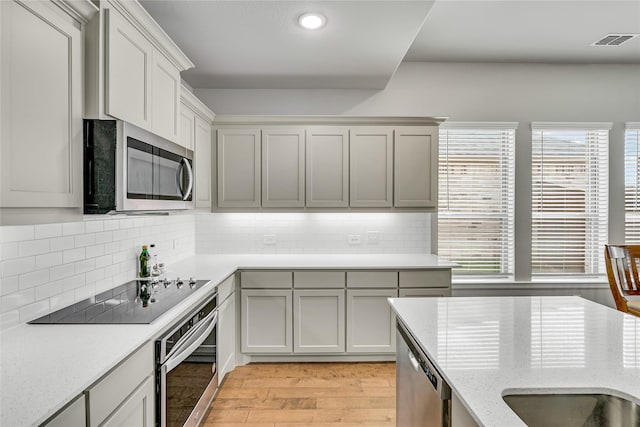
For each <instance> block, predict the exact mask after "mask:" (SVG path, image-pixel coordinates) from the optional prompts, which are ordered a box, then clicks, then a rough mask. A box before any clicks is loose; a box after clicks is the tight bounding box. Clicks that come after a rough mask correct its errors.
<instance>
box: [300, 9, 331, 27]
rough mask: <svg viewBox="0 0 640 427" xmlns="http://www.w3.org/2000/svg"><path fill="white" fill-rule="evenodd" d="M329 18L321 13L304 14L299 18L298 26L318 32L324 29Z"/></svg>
mask: <svg viewBox="0 0 640 427" xmlns="http://www.w3.org/2000/svg"><path fill="white" fill-rule="evenodd" d="M326 23H327V18H325V17H324V16H323V15H321V14H319V13H304V14H302V15H300V17H299V18H298V24H300V26H301V27H302V28H306V29H307V30H317V29H319V28H322V27H324V24H326Z"/></svg>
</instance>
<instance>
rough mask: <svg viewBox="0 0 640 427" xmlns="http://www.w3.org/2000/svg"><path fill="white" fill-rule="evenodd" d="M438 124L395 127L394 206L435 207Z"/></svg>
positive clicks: (436, 198) (436, 197) (436, 199)
mask: <svg viewBox="0 0 640 427" xmlns="http://www.w3.org/2000/svg"><path fill="white" fill-rule="evenodd" d="M437 171H438V128H437V127H436V126H406V127H398V128H396V129H395V141H394V168H393V173H394V191H393V194H394V202H393V205H394V206H395V207H411V208H435V207H436V206H437V201H438V173H437Z"/></svg>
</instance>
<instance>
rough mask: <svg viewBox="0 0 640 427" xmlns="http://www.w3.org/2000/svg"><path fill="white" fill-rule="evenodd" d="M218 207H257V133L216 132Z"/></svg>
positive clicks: (258, 204) (258, 141)
mask: <svg viewBox="0 0 640 427" xmlns="http://www.w3.org/2000/svg"><path fill="white" fill-rule="evenodd" d="M217 140H218V206H219V207H221V208H238V207H260V130H257V129H224V130H223V129H219V130H218V139H217Z"/></svg>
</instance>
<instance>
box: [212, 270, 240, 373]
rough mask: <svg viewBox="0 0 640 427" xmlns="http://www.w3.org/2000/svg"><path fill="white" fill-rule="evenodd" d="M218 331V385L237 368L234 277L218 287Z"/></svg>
mask: <svg viewBox="0 0 640 427" xmlns="http://www.w3.org/2000/svg"><path fill="white" fill-rule="evenodd" d="M218 301H219V302H218V304H219V305H218V329H217V330H216V332H217V335H216V339H217V346H218V348H217V351H216V357H217V358H218V360H217V361H216V363H217V365H218V383H219V384H221V383H222V380H224V377H225V375H226V374H227V373H228V372H230V371H232V370H233V368H235V366H236V337H237V334H236V292H235V280H234V276H231V277H229V278H228V279H226V280H225V281H224V282H222V283H221V284H220V285H219V286H218Z"/></svg>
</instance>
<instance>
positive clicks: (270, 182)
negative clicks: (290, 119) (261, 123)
mask: <svg viewBox="0 0 640 427" xmlns="http://www.w3.org/2000/svg"><path fill="white" fill-rule="evenodd" d="M304 153H305V131H304V128H288V127H282V128H266V129H263V130H262V206H264V207H278V208H283V207H288V208H301V207H304V200H305V196H304V190H305V185H304V183H305V154H304Z"/></svg>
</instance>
